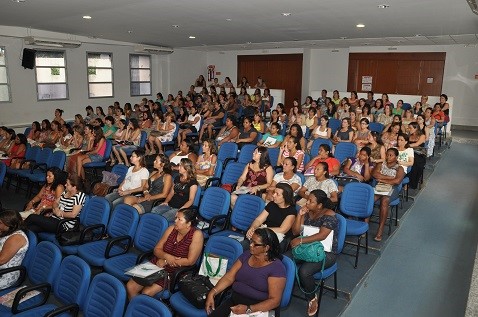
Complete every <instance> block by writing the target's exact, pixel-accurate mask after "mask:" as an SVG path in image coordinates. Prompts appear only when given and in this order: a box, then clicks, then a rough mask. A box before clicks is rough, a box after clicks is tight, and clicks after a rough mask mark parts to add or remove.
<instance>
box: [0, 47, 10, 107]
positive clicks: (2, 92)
mask: <svg viewBox="0 0 478 317" xmlns="http://www.w3.org/2000/svg"><path fill="white" fill-rule="evenodd" d="M4 101H7V102H8V101H10V85H9V84H8V75H7V62H6V58H5V48H4V47H0V102H4Z"/></svg>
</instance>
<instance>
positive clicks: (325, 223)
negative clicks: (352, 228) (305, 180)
mask: <svg viewBox="0 0 478 317" xmlns="http://www.w3.org/2000/svg"><path fill="white" fill-rule="evenodd" d="M329 205H330V201H329V199H328V198H327V195H326V194H325V192H324V191H322V190H320V189H316V190H313V191H312V192H311V193H310V195H309V198H308V199H307V203H306V204H305V206H304V207H302V208H301V209H300V210H299V213H298V214H297V217H296V218H295V221H294V224H293V225H292V233H293V234H294V235H299V234H302V236H301V237H297V238H295V239H293V240H292V241H291V242H290V246H291V248H295V247H296V246H298V245H301V244H305V243H312V242H315V241H321V242H322V245H323V246H324V250H325V255H326V257H325V264H324V269H326V268H328V267H331V266H332V265H333V264H334V263H335V261H336V259H337V233H338V221H337V218H335V212H334V211H332V210H331V209H329V208H328V207H329ZM304 226H305V228H306V230H304V229H302V228H304ZM309 229H310V230H309ZM314 229H315V230H314ZM301 231H304V232H301ZM306 235H307V236H306ZM286 255H288V256H289V257H292V252H291V251H289V253H288V254H286ZM296 262H297V263H298V264H301V265H300V266H298V278H299V281H298V282H299V285H300V286H301V288H302V290H303V291H304V293H305V297H306V298H307V300H308V301H309V305H308V309H307V314H308V315H309V316H314V315H315V314H316V313H317V308H318V302H317V295H316V294H315V288H316V286H315V279H314V274H315V273H317V272H320V271H321V270H322V262H301V261H299V260H296Z"/></svg>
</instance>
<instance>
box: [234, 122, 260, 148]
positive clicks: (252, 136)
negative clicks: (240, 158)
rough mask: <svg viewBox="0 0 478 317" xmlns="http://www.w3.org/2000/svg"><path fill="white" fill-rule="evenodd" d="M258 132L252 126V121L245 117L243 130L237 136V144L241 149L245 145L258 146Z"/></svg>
mask: <svg viewBox="0 0 478 317" xmlns="http://www.w3.org/2000/svg"><path fill="white" fill-rule="evenodd" d="M256 141H257V130H256V129H255V128H254V127H253V125H252V119H251V118H248V117H245V118H244V120H243V121H242V128H241V130H240V131H239V135H238V136H237V139H236V143H237V146H238V147H239V149H241V148H242V147H243V146H244V145H245V144H256V143H257V142H256Z"/></svg>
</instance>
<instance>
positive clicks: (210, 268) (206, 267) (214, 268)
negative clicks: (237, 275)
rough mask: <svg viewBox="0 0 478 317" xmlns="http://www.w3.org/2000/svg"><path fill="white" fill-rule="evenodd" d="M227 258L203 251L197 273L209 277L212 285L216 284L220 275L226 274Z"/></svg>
mask: <svg viewBox="0 0 478 317" xmlns="http://www.w3.org/2000/svg"><path fill="white" fill-rule="evenodd" d="M226 271H227V259H225V258H223V257H220V256H217V255H215V254H211V253H205V254H204V256H203V258H202V262H201V267H200V268H199V273H198V274H199V275H202V276H206V277H209V280H210V281H211V283H212V284H213V285H216V284H217V282H218V281H219V280H220V279H221V277H223V276H224V274H226Z"/></svg>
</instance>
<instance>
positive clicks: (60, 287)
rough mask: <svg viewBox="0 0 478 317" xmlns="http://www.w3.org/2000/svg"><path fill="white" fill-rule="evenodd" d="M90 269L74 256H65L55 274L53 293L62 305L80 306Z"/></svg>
mask: <svg viewBox="0 0 478 317" xmlns="http://www.w3.org/2000/svg"><path fill="white" fill-rule="evenodd" d="M90 278H91V269H90V266H89V265H88V263H86V262H85V261H84V260H83V259H81V258H79V257H77V256H75V255H69V256H67V257H66V258H65V259H64V260H63V262H61V265H60V269H59V271H58V272H57V275H56V279H55V284H54V286H53V293H54V294H55V297H56V298H57V299H59V300H60V301H61V302H62V303H64V304H73V303H76V304H78V305H82V304H83V301H84V300H85V297H86V293H87V292H88V286H89V285H90Z"/></svg>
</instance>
